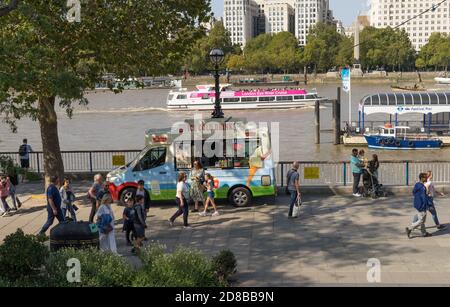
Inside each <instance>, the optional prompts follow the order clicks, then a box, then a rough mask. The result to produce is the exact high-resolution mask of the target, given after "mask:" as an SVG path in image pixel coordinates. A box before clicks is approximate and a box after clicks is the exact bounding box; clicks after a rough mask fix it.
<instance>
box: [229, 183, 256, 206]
mask: <svg viewBox="0 0 450 307" xmlns="http://www.w3.org/2000/svg"><path fill="white" fill-rule="evenodd" d="M229 200H230V203H231V204H232V205H233V206H235V207H247V206H248V205H250V203H251V202H252V194H251V193H250V191H249V190H248V189H247V188H241V187H239V188H235V189H233V190H232V191H231V193H230V198H229Z"/></svg>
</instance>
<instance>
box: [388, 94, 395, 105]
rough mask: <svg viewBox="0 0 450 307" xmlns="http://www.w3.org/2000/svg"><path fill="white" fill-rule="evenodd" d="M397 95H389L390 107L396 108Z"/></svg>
mask: <svg viewBox="0 0 450 307" xmlns="http://www.w3.org/2000/svg"><path fill="white" fill-rule="evenodd" d="M395 101H396V100H395V94H387V102H388V105H390V106H395V105H396V104H395Z"/></svg>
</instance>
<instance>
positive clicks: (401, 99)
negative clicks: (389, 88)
mask: <svg viewBox="0 0 450 307" xmlns="http://www.w3.org/2000/svg"><path fill="white" fill-rule="evenodd" d="M396 97H397V105H399V106H401V105H404V104H405V95H397V96H396Z"/></svg>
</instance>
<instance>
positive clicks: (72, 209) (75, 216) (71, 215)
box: [61, 204, 77, 222]
mask: <svg viewBox="0 0 450 307" xmlns="http://www.w3.org/2000/svg"><path fill="white" fill-rule="evenodd" d="M66 206H67V207H66V208H61V211H62V214H63V216H64V218H66V216H67V211H69V213H70V217H71V218H72V220H73V221H74V222H76V221H77V215H76V213H75V209H74V208H73V205H72V204H70V205H66Z"/></svg>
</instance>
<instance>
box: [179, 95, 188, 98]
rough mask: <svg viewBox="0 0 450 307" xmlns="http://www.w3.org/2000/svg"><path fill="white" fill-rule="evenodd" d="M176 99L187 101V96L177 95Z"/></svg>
mask: <svg viewBox="0 0 450 307" xmlns="http://www.w3.org/2000/svg"><path fill="white" fill-rule="evenodd" d="M177 99H187V95H178V96H177Z"/></svg>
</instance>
